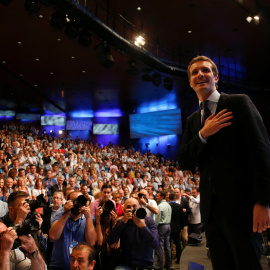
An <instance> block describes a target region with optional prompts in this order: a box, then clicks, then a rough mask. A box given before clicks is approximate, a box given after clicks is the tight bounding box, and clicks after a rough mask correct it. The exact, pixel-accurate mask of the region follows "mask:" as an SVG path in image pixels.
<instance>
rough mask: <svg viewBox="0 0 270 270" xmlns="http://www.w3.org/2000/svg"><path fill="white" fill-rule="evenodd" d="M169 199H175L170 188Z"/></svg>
mask: <svg viewBox="0 0 270 270" xmlns="http://www.w3.org/2000/svg"><path fill="white" fill-rule="evenodd" d="M169 199H170V201H173V200H175V193H174V192H173V191H172V190H171V191H170V194H169Z"/></svg>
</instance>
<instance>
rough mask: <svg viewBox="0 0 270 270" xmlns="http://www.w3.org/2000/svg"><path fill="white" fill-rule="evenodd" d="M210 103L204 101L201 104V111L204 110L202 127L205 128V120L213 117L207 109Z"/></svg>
mask: <svg viewBox="0 0 270 270" xmlns="http://www.w3.org/2000/svg"><path fill="white" fill-rule="evenodd" d="M208 101H209V100H206V101H203V102H201V104H200V107H201V110H203V116H202V127H203V126H204V123H205V120H206V119H207V118H208V117H209V116H210V115H211V112H210V110H209V109H208V107H207V104H208Z"/></svg>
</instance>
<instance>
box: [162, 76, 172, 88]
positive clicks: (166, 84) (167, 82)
mask: <svg viewBox="0 0 270 270" xmlns="http://www.w3.org/2000/svg"><path fill="white" fill-rule="evenodd" d="M164 88H165V89H167V90H168V91H172V89H173V81H172V78H170V77H166V78H165V79H164Z"/></svg>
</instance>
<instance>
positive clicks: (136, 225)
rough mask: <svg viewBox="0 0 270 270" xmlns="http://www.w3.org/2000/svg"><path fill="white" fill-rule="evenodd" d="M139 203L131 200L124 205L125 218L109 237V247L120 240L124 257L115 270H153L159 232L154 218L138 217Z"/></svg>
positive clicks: (133, 199) (118, 223)
mask: <svg viewBox="0 0 270 270" xmlns="http://www.w3.org/2000/svg"><path fill="white" fill-rule="evenodd" d="M139 207H140V206H139V202H138V201H137V199H135V198H129V199H127V200H126V202H125V205H124V210H123V211H124V217H123V218H122V219H120V220H119V221H118V222H117V224H116V225H115V227H114V228H113V229H112V231H111V232H110V234H109V235H108V237H107V242H108V244H109V245H112V244H114V243H116V242H117V241H118V240H119V239H120V247H121V249H122V257H121V261H120V264H119V265H120V266H117V267H116V268H115V269H116V270H117V269H118V270H119V269H130V268H133V269H135V268H137V269H138V270H140V269H141V270H142V269H144V268H147V269H153V264H154V259H153V249H158V248H159V240H158V231H157V227H156V224H155V222H154V220H153V219H152V218H149V217H145V218H144V219H139V218H137V217H136V210H137V209H139Z"/></svg>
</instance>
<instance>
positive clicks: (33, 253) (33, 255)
mask: <svg viewBox="0 0 270 270" xmlns="http://www.w3.org/2000/svg"><path fill="white" fill-rule="evenodd" d="M38 253H39V251H38V249H37V248H36V250H35V251H34V252H32V253H29V257H30V258H36V257H37V256H38Z"/></svg>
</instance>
